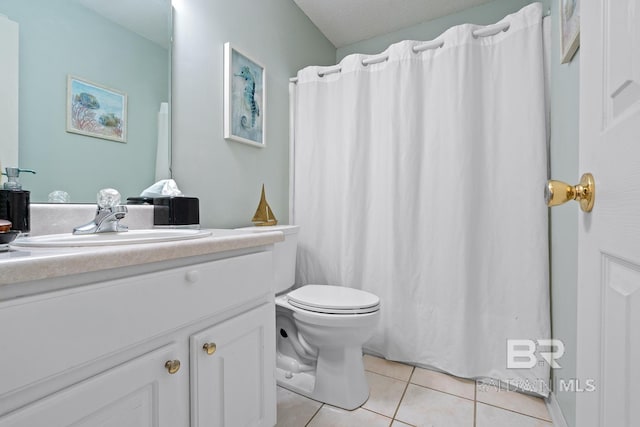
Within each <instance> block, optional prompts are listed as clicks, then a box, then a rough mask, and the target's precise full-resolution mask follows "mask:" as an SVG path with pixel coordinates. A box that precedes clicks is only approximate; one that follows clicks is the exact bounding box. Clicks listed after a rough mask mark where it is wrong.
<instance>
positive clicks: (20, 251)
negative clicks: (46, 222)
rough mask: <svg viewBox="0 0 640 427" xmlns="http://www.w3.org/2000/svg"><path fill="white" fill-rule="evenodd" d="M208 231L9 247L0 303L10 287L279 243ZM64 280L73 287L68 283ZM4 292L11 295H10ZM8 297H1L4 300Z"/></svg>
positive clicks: (277, 237) (268, 237) (272, 236)
mask: <svg viewBox="0 0 640 427" xmlns="http://www.w3.org/2000/svg"><path fill="white" fill-rule="evenodd" d="M212 232H213V234H212V235H211V236H208V237H202V238H199V239H191V240H180V241H171V242H159V243H139V244H129V245H114V246H100V247H70V248H23V247H12V250H10V251H8V252H4V253H1V254H0V300H2V299H4V298H2V296H3V295H2V292H3V290H6V291H9V288H10V287H12V286H15V285H17V284H21V283H25V282H38V281H39V282H42V281H53V282H55V281H60V280H61V279H63V280H66V278H67V277H70V276H78V275H85V276H86V274H91V273H96V272H102V273H104V277H105V278H108V277H117V276H118V274H114V271H117V270H118V269H120V270H122V269H126V268H131V267H136V266H144V265H151V264H153V265H156V266H157V265H158V264H157V263H166V264H167V266H171V263H172V262H175V261H180V260H182V261H184V260H185V259H187V258H194V257H196V258H197V257H206V256H215V255H216V254H222V253H223V252H233V251H236V252H238V251H240V252H242V251H243V250H245V251H246V250H250V249H251V248H258V247H261V246H267V245H271V244H273V243H276V242H280V241H283V240H284V235H283V234H282V232H280V231H272V232H264V233H257V234H256V233H242V232H238V231H234V230H212ZM154 263H155V264H154ZM156 268H157V267H156ZM107 272H111V273H108V274H107ZM102 273H101V274H102ZM69 282H70V283H71V284H73V282H74V281H73V280H70V281H69ZM76 282H78V281H77V280H76ZM56 287H59V286H56ZM20 293H21V292H20ZM29 293H31V292H29ZM8 294H12V295H11V296H15V295H13V294H15V291H11V292H8ZM8 294H5V295H4V297H10V295H8Z"/></svg>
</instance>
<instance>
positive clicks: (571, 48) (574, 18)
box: [558, 0, 580, 64]
mask: <svg viewBox="0 0 640 427" xmlns="http://www.w3.org/2000/svg"><path fill="white" fill-rule="evenodd" d="M558 3H559V5H560V59H561V63H562V64H566V63H568V62H571V58H573V55H575V53H576V51H577V50H578V47H579V46H580V0H560V1H559V2H558Z"/></svg>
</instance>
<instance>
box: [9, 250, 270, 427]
mask: <svg viewBox="0 0 640 427" xmlns="http://www.w3.org/2000/svg"><path fill="white" fill-rule="evenodd" d="M218 257H219V258H220V256H218ZM197 261H198V262H197V263H195V264H191V265H185V266H182V267H178V268H171V269H168V270H163V271H156V272H144V273H142V274H135V272H134V273H133V274H131V275H130V276H128V277H124V278H120V279H116V280H108V281H96V280H89V281H88V283H86V284H80V285H77V286H74V287H70V288H67V289H61V290H56V291H52V292H42V293H36V294H33V295H30V296H24V297H19V298H14V299H8V300H6V301H0V427H7V426H20V427H38V426H71V425H73V426H87V427H88V426H98V425H99V426H109V427H116V426H117V427H123V426H124V427H128V426H131V427H143V426H160V427H165V426H166V427H181V426H184V427H187V426H189V425H192V426H199V427H204V426H212V427H213V426H215V427H223V426H228V427H232V426H233V427H235V426H241V425H242V426H245V425H247V426H273V425H274V424H275V422H276V417H275V415H276V414H275V408H276V400H275V379H274V372H273V371H274V366H275V360H274V359H275V308H274V303H273V292H272V286H271V280H272V279H271V277H272V268H273V267H272V258H271V252H269V251H259V252H254V253H246V254H241V255H237V254H236V256H233V257H229V258H223V259H215V260H202V259H198V260H197ZM97 274H98V273H97ZM93 277H94V276H93V275H90V278H93ZM214 345H215V351H214ZM178 362H179V367H178ZM170 371H171V372H170Z"/></svg>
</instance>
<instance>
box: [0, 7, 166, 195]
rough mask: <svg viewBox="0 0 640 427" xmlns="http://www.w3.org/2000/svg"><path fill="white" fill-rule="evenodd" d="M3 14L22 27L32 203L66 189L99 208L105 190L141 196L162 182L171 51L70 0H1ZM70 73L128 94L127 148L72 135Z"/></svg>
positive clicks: (24, 157)
mask: <svg viewBox="0 0 640 427" xmlns="http://www.w3.org/2000/svg"><path fill="white" fill-rule="evenodd" d="M0 13H3V14H6V15H7V16H8V17H9V19H11V20H13V21H16V22H18V23H19V25H20V124H19V132H20V135H19V140H20V144H19V145H20V160H19V161H20V166H21V167H24V168H30V169H35V170H36V171H37V172H38V174H37V175H35V176H33V175H28V174H25V176H24V177H23V178H22V181H23V184H24V188H25V189H27V190H31V199H32V201H46V200H47V195H48V194H49V192H51V191H53V190H65V191H67V192H68V193H69V194H70V195H71V201H72V202H92V203H95V199H96V193H97V191H98V190H99V189H100V188H104V187H114V188H116V189H118V190H119V191H120V192H121V193H122V196H123V198H126V197H128V196H136V195H139V194H140V192H141V191H142V190H143V189H144V188H145V187H147V186H148V185H151V184H152V183H153V180H154V177H155V152H156V138H157V113H158V110H159V108H160V103H161V102H166V101H168V95H169V72H168V65H169V53H168V51H167V50H166V49H163V48H161V47H159V46H157V45H156V44H154V43H152V42H150V41H148V40H146V39H144V38H142V37H140V36H138V35H136V34H134V33H132V32H130V31H128V30H125V29H123V28H122V27H120V26H118V25H116V24H113V23H112V22H110V21H108V20H106V19H104V18H102V17H101V16H99V15H97V14H95V13H94V12H92V11H90V10H88V9H86V8H84V7H81V6H79V5H77V4H75V2H72V1H68V0H0ZM67 74H72V75H75V76H78V77H81V78H84V79H87V80H90V81H93V82H96V83H99V84H102V85H104V86H107V87H111V88H114V89H117V90H120V91H123V92H125V93H127V95H128V97H129V98H128V101H129V102H128V119H129V128H128V142H127V143H126V144H123V143H119V142H114V141H107V140H104V139H97V138H91V137H87V136H83V135H77V134H72V133H67V132H66V130H65V129H66V96H67ZM0 161H2V159H1V158H0ZM3 166H11V165H5V164H4V163H3Z"/></svg>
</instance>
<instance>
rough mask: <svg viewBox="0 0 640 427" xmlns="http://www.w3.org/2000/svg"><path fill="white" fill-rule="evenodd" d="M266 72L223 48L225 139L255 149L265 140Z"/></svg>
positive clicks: (227, 45)
mask: <svg viewBox="0 0 640 427" xmlns="http://www.w3.org/2000/svg"><path fill="white" fill-rule="evenodd" d="M265 123H266V122H265V69H264V66H262V65H261V64H260V63H259V62H257V61H255V60H253V59H251V58H249V56H247V55H246V54H244V53H242V52H240V51H239V50H238V49H237V48H236V47H234V46H233V45H232V44H231V43H225V45H224V138H225V139H229V140H232V141H237V142H242V143H244V144H249V145H252V146H254V147H264V146H265V145H266V141H265V132H264V130H265Z"/></svg>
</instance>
